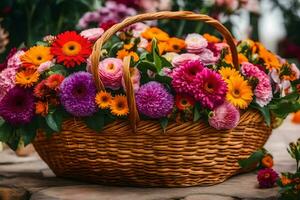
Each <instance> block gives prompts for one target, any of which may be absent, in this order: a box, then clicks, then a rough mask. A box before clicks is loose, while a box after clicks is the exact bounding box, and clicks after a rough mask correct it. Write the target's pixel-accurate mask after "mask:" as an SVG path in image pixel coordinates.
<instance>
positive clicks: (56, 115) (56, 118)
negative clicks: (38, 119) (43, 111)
mask: <svg viewBox="0 0 300 200" xmlns="http://www.w3.org/2000/svg"><path fill="white" fill-rule="evenodd" d="M63 115H64V112H63V111H62V110H61V109H58V110H55V111H54V112H53V113H49V114H48V115H47V116H46V118H45V119H46V123H47V125H48V126H49V127H50V128H51V129H52V130H54V131H56V132H60V130H61V125H62V121H63Z"/></svg>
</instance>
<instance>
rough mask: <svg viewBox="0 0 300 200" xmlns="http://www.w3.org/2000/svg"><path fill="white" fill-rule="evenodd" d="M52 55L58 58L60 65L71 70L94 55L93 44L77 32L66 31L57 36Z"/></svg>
mask: <svg viewBox="0 0 300 200" xmlns="http://www.w3.org/2000/svg"><path fill="white" fill-rule="evenodd" d="M51 53H52V54H53V55H54V56H56V58H57V62H58V63H63V64H64V65H65V66H66V67H69V68H71V67H75V65H80V64H81V63H84V62H85V61H86V58H87V57H89V56H90V54H91V53H92V43H91V42H89V40H88V39H86V38H84V37H83V36H81V35H79V34H77V33H76V32H75V31H66V32H64V33H61V34H59V35H58V36H57V38H56V40H55V42H53V44H52V47H51Z"/></svg>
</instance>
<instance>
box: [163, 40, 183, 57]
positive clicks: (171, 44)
mask: <svg viewBox="0 0 300 200" xmlns="http://www.w3.org/2000/svg"><path fill="white" fill-rule="evenodd" d="M184 48H185V41H184V40H182V39H179V38H175V37H173V38H170V39H169V40H168V41H167V46H166V51H171V52H176V53H179V52H180V51H181V50H182V49H184Z"/></svg>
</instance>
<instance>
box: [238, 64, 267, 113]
mask: <svg viewBox="0 0 300 200" xmlns="http://www.w3.org/2000/svg"><path fill="white" fill-rule="evenodd" d="M241 71H242V73H243V74H244V75H245V76H247V77H254V78H256V79H257V80H258V84H257V86H256V88H255V90H254V95H255V97H256V98H255V100H256V103H257V104H258V105H260V106H261V107H264V106H266V105H267V104H268V103H269V102H270V101H271V100H272V98H273V93H272V85H271V80H270V77H269V76H268V75H267V74H266V73H265V72H263V71H261V70H260V69H259V68H258V67H256V66H255V65H253V64H251V63H247V62H243V63H242V67H241Z"/></svg>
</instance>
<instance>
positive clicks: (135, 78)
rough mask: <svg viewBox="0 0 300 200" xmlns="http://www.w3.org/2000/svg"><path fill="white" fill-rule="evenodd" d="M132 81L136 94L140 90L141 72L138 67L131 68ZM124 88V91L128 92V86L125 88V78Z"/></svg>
mask: <svg viewBox="0 0 300 200" xmlns="http://www.w3.org/2000/svg"><path fill="white" fill-rule="evenodd" d="M130 79H131V82H132V86H133V90H134V92H137V91H138V90H139V88H140V80H141V74H140V71H139V70H138V69H137V68H136V67H134V68H130ZM122 86H123V89H124V91H125V92H126V86H125V82H124V78H123V77H122Z"/></svg>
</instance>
